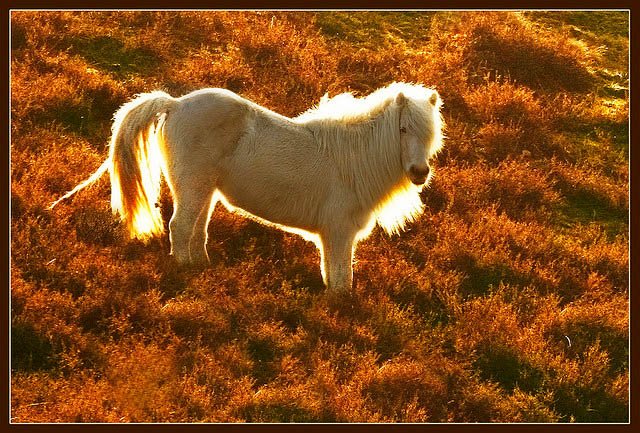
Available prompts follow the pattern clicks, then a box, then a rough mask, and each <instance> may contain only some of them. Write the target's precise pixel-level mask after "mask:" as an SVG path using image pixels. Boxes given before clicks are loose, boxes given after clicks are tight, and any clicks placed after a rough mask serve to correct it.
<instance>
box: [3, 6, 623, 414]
mask: <svg viewBox="0 0 640 433" xmlns="http://www.w3.org/2000/svg"><path fill="white" fill-rule="evenodd" d="M628 20H629V17H628V14H627V13H625V12H575V11H574V12H562V13H560V12H546V13H543V12H526V13H516V12H437V13H416V12H412V13H409V12H406V13H405V12H402V13H401V12H319V13H312V12H286V13H285V12H266V11H264V12H206V13H204V12H175V11H171V12H23V11H17V12H13V13H12V14H11V44H12V45H11V48H12V49H11V116H12V121H11V133H12V135H11V138H12V141H11V418H12V420H13V421H14V422H61V421H63V422H129V421H131V422H151V421H157V422H168V421H171V422H201V421H207V422H243V421H246V422H277V421H281V422H374V421H376V422H394V421H404V422H626V421H627V420H628V408H629V394H628V386H629V363H628V359H629V344H628V339H629V315H628V297H629V273H628V270H629V261H628V258H629V256H628V248H629V219H628V211H629V194H628V180H629V172H628V155H629V147H628V146H629V130H628V112H629V102H628V87H629V83H628V22H629V21H628ZM392 81H409V82H420V83H424V84H425V85H427V86H434V87H435V88H437V89H438V91H439V92H440V94H441V95H442V98H443V100H444V108H443V109H444V118H445V121H446V123H447V140H446V145H445V148H444V150H443V151H442V152H441V153H440V154H439V155H438V158H437V160H436V161H435V162H434V167H435V170H436V174H435V178H434V179H433V181H432V184H431V185H430V186H429V187H428V188H426V189H425V191H424V192H423V194H422V198H423V200H424V202H425V203H426V211H425V214H424V215H423V216H422V217H420V218H419V219H418V220H417V221H416V222H413V223H411V224H409V225H408V227H407V229H406V230H405V231H404V232H403V233H401V234H400V235H398V236H392V237H390V236H388V235H386V234H384V233H383V232H382V231H381V230H380V229H379V228H377V229H376V230H375V231H374V232H373V234H372V236H371V237H370V238H368V239H367V240H365V241H363V242H362V243H361V244H360V245H359V249H358V250H357V254H356V263H355V283H354V288H353V291H352V294H351V296H350V298H349V299H345V300H344V304H343V305H335V303H329V302H327V300H326V297H325V296H324V288H323V284H322V279H321V276H320V272H319V266H318V261H319V257H318V254H317V252H316V249H315V247H314V245H313V244H311V243H309V242H306V241H304V240H303V239H302V238H300V237H298V236H296V235H293V234H287V233H282V232H280V231H278V230H276V229H274V228H269V227H265V226H261V225H259V224H257V223H255V222H252V221H250V220H246V219H242V218H240V217H238V216H235V215H232V214H229V213H228V212H227V211H225V210H224V209H223V208H218V209H216V211H215V213H214V216H213V218H212V223H211V225H210V227H209V236H210V240H209V244H208V249H209V255H210V256H211V258H212V264H211V266H210V267H209V268H207V269H205V270H195V269H182V268H178V267H177V266H176V265H175V264H174V263H173V262H172V261H171V260H170V257H169V256H168V252H169V245H168V239H167V238H166V236H165V237H164V238H160V239H155V240H153V241H151V242H150V243H149V244H147V245H144V244H142V243H140V242H139V241H133V240H129V239H128V238H127V236H125V233H124V229H123V227H122V224H120V223H119V221H118V220H117V219H116V218H115V217H114V216H112V214H111V211H110V209H109V195H110V191H109V185H108V182H107V179H106V176H105V179H103V180H101V181H100V182H98V183H97V184H96V185H95V186H94V187H92V188H89V189H86V190H84V191H82V192H81V193H79V194H78V195H76V196H75V197H74V198H73V199H72V200H69V201H66V202H63V203H61V204H60V205H59V206H58V207H57V208H55V209H54V210H53V211H51V212H50V211H48V210H46V208H47V206H48V205H49V204H50V203H51V202H52V201H54V200H55V199H57V198H58V197H59V196H60V195H61V194H63V193H64V192H66V191H68V190H69V189H71V188H72V187H73V186H75V185H76V184H77V183H78V182H80V181H81V180H83V179H85V178H86V177H87V176H88V175H89V174H90V173H92V172H93V171H94V170H95V169H96V168H97V167H98V166H99V165H100V164H101V162H102V161H103V160H104V158H105V157H106V155H107V143H108V140H109V134H110V126H111V117H112V115H113V113H114V112H115V110H116V109H117V108H118V107H119V106H120V105H121V104H123V103H124V102H126V101H127V100H128V99H129V98H131V97H132V96H134V95H135V94H136V93H140V92H146V91H152V90H156V89H162V90H165V91H168V92H169V93H171V94H173V95H175V96H179V95H182V94H185V93H187V92H189V91H191V90H195V89H197V88H201V87H225V88H228V89H230V90H232V91H235V92H237V93H239V94H241V95H243V96H244V97H247V98H249V99H252V100H254V101H255V102H257V103H259V104H262V105H265V106H267V107H269V108H270V109H273V110H275V111H277V112H280V113H282V114H284V115H288V116H294V115H297V114H299V113H301V112H302V111H304V110H306V109H307V108H308V107H310V106H311V105H313V104H314V103H316V102H317V101H318V100H319V99H320V97H321V96H322V95H323V94H325V93H326V92H328V93H329V94H330V95H335V94H336V93H339V92H343V91H353V92H354V93H356V94H358V95H361V94H365V93H367V92H369V91H371V90H374V89H376V88H378V87H381V86H383V85H387V84H389V83H390V82H392ZM171 206H172V204H171V200H170V198H169V197H168V195H167V194H166V188H165V191H164V195H163V197H162V199H161V208H162V213H163V217H164V221H165V224H166V222H167V221H168V219H169V217H170V215H171V212H172V209H171Z"/></svg>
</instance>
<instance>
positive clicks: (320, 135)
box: [293, 83, 442, 233]
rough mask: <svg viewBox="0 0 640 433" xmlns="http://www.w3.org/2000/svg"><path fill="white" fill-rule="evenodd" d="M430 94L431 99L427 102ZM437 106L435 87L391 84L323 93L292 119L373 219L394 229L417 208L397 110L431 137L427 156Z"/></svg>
mask: <svg viewBox="0 0 640 433" xmlns="http://www.w3.org/2000/svg"><path fill="white" fill-rule="evenodd" d="M400 93H402V94H403V95H404V96H405V97H406V106H404V107H399V106H398V104H396V103H394V102H395V100H396V97H397V96H398V94H400ZM433 95H436V100H437V103H435V104H434V103H432V102H430V101H431V100H432V98H433ZM439 107H440V100H439V97H438V96H437V92H436V91H435V90H433V89H428V88H426V87H424V86H422V85H419V84H409V83H392V84H390V85H388V86H386V87H383V88H381V89H378V90H376V91H375V92H373V93H371V94H370V95H367V96H365V97H362V98H357V97H355V96H353V94H352V93H349V92H347V93H342V94H339V95H336V96H334V97H332V98H329V97H328V95H325V96H323V97H322V99H321V100H320V102H319V103H318V105H317V106H315V107H313V108H311V109H309V110H307V111H306V112H304V113H302V114H301V115H299V116H298V117H296V118H294V119H293V121H294V122H296V123H298V124H301V125H304V126H306V127H307V128H309V130H311V132H312V133H313V135H314V137H315V139H316V141H317V142H318V145H319V147H320V149H322V151H324V152H326V153H328V154H329V155H330V156H331V157H332V158H333V160H334V162H335V163H336V165H337V166H338V169H339V171H340V173H341V175H342V177H343V179H344V180H345V181H346V182H348V183H349V184H350V185H352V187H353V188H354V190H355V192H356V195H357V196H358V199H359V200H360V201H361V202H362V204H363V207H367V206H369V207H370V208H373V209H374V214H375V218H376V220H377V222H378V223H379V224H380V225H381V226H382V227H383V228H384V229H385V230H386V231H387V232H388V233H394V232H398V231H399V230H401V229H402V228H403V227H404V225H405V223H406V221H412V220H413V219H414V218H415V217H416V216H417V215H419V214H420V213H422V210H423V205H422V202H421V200H420V197H419V192H420V188H418V187H415V186H414V185H413V184H411V182H410V181H409V180H408V179H407V178H406V176H404V174H403V170H402V162H401V154H400V144H399V143H400V128H399V126H400V113H401V109H402V110H403V111H402V115H403V118H404V119H405V120H406V121H407V125H408V128H409V129H410V130H411V132H412V133H413V134H415V135H416V136H417V137H419V138H420V139H423V140H425V142H426V141H427V140H430V141H431V142H432V144H431V147H432V149H430V151H429V154H430V155H432V154H434V153H435V152H437V150H438V149H439V148H440V147H441V141H442V137H441V135H440V134H441V133H440V129H441V119H440V114H439ZM431 110H435V111H434V112H430V111H431ZM390 187H391V190H389V188H390Z"/></svg>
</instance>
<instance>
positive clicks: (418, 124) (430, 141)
mask: <svg viewBox="0 0 640 433" xmlns="http://www.w3.org/2000/svg"><path fill="white" fill-rule="evenodd" d="M406 90H409V92H410V93H409V92H406V91H400V92H399V93H398V94H397V96H396V99H395V104H396V105H397V106H398V110H399V113H400V116H399V118H400V122H399V128H400V154H401V157H402V168H403V170H404V172H405V174H406V175H407V177H408V178H409V180H410V181H411V182H412V183H413V184H414V185H418V186H420V185H423V184H425V183H426V182H427V181H428V180H429V178H430V176H431V166H430V165H429V160H430V159H431V158H432V157H433V156H434V155H435V154H436V152H438V150H440V148H441V147H442V117H441V116H440V106H441V105H442V101H441V100H440V96H439V95H438V92H436V91H435V90H432V89H426V88H424V87H422V86H413V87H411V88H408V89H406Z"/></svg>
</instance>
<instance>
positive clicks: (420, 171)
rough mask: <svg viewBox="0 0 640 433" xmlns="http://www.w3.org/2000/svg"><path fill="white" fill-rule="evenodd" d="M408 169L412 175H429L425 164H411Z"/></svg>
mask: <svg viewBox="0 0 640 433" xmlns="http://www.w3.org/2000/svg"><path fill="white" fill-rule="evenodd" d="M409 171H410V172H411V174H412V175H413V176H416V177H427V176H429V171H430V170H429V166H428V165H425V166H415V165H412V166H411V168H410V169H409Z"/></svg>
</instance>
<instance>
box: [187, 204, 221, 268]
mask: <svg viewBox="0 0 640 433" xmlns="http://www.w3.org/2000/svg"><path fill="white" fill-rule="evenodd" d="M212 196H213V194H211V195H210V196H209V199H208V200H206V201H205V202H204V206H203V207H202V209H200V214H199V215H198V218H197V219H196V222H195V224H194V225H193V233H192V235H191V242H190V243H189V252H190V254H191V262H192V263H199V264H206V263H209V254H207V228H208V227H209V219H210V218H211V213H212V212H213V209H214V207H215V201H214V200H216V199H215V198H213V197H212Z"/></svg>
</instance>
